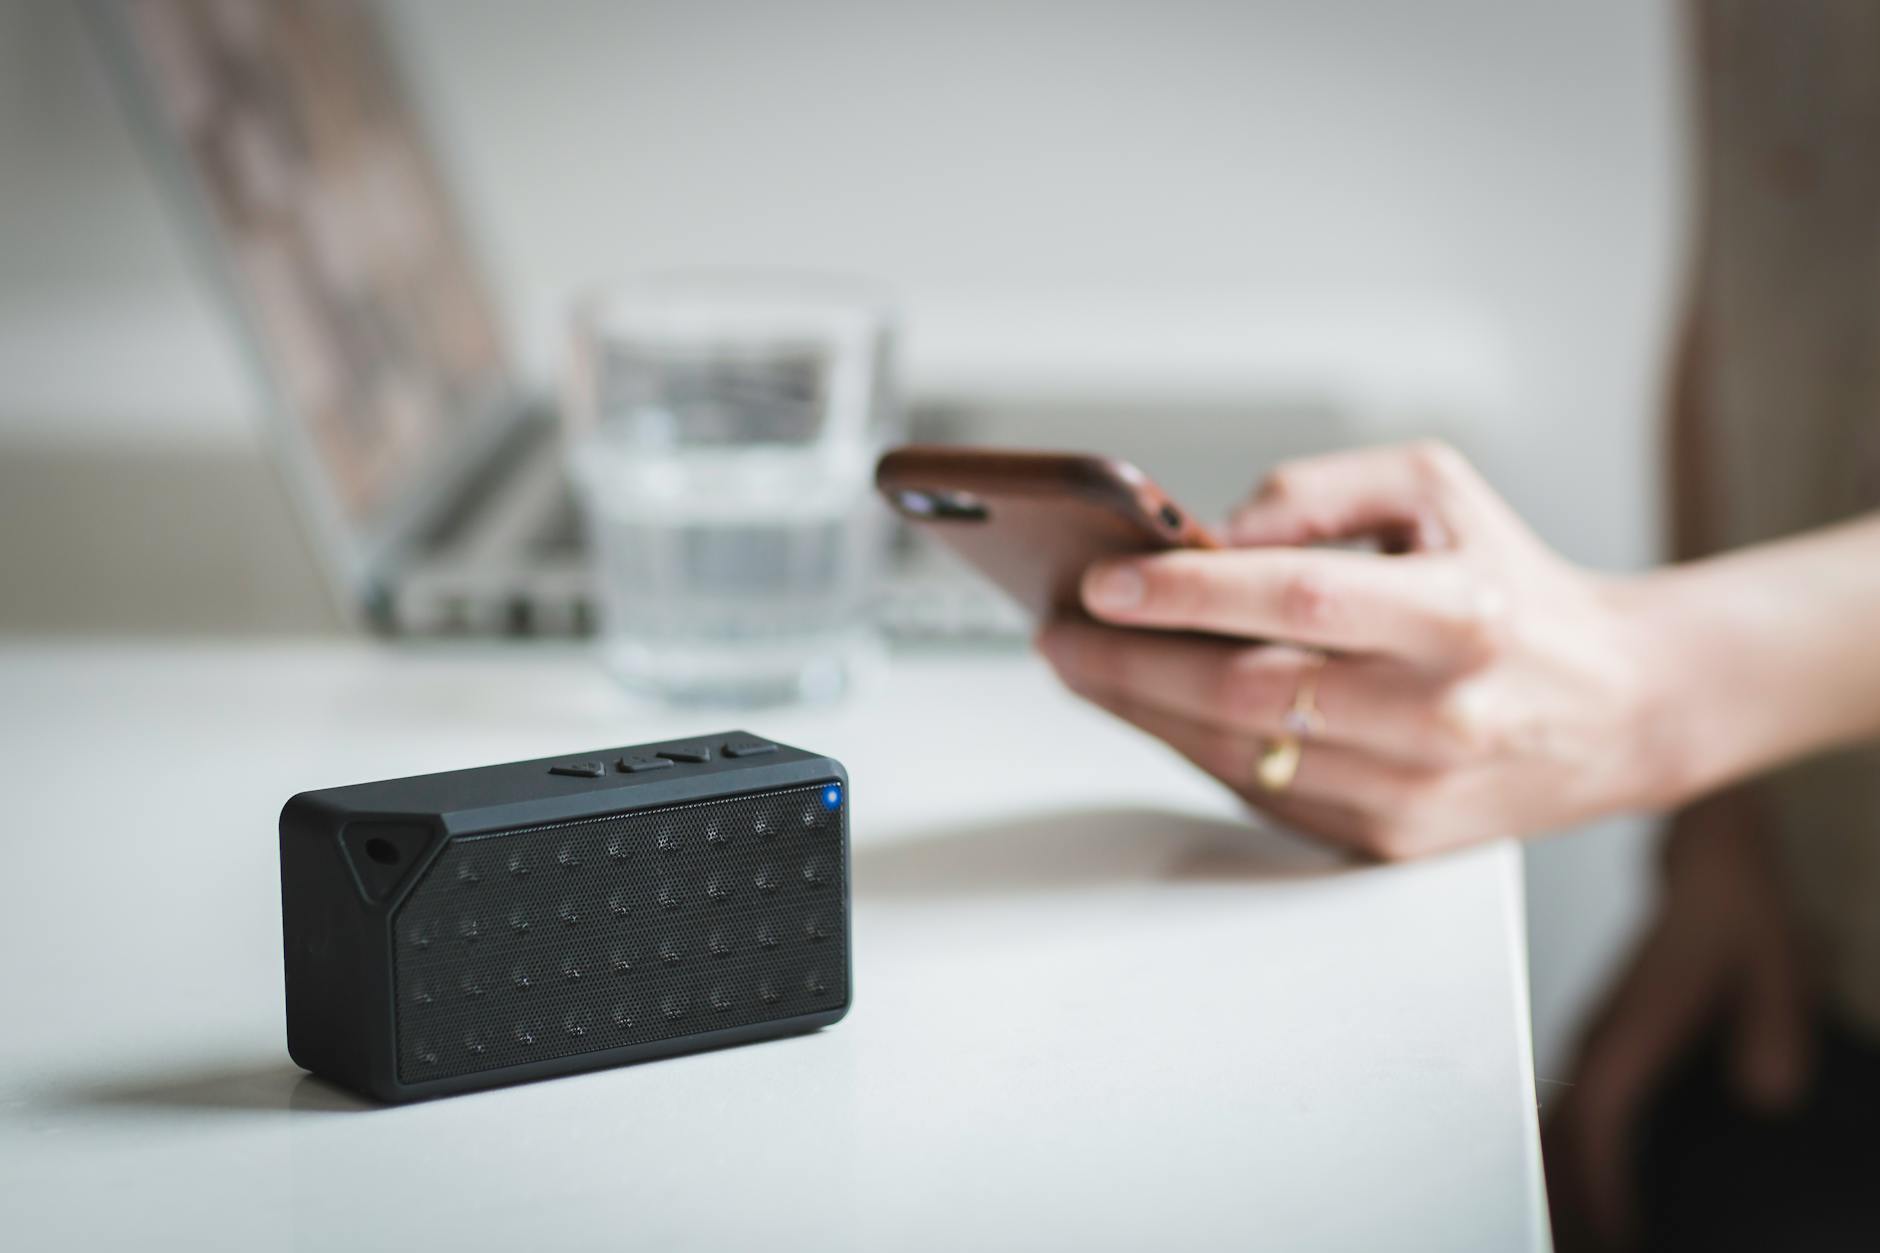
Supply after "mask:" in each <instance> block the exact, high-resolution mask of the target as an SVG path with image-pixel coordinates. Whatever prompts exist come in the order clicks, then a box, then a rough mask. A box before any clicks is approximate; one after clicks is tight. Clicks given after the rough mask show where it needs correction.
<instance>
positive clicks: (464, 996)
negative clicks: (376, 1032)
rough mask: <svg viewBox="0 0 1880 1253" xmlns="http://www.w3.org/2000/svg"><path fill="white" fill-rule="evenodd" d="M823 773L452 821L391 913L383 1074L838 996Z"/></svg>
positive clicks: (585, 1047)
mask: <svg viewBox="0 0 1880 1253" xmlns="http://www.w3.org/2000/svg"><path fill="white" fill-rule="evenodd" d="M834 788H835V785H834V784H833V783H831V784H819V785H816V786H814V787H807V788H796V789H790V790H787V791H779V792H767V793H762V794H758V795H753V796H741V797H733V798H729V799H725V800H714V801H706V802H702V803H699V804H694V805H682V806H676V807H673V808H669V809H656V810H639V811H634V812H630V813H623V814H617V815H613V816H610V817H605V818H594V819H587V820H584V821H581V822H574V823H565V824H558V825H555V826H546V827H534V828H527V829H522V830H517V831H509V832H502V833H500V834H497V835H491V836H479V837H473V838H469V839H463V840H457V841H453V842H452V843H451V844H450V845H449V846H448V847H446V848H445V849H444V850H443V852H442V853H441V854H440V855H439V856H438V858H437V860H436V861H435V862H433V863H432V865H431V866H430V868H429V869H428V870H427V871H426V872H425V875H424V878H423V879H422V880H420V881H419V883H418V885H417V886H416V887H415V888H414V889H413V891H412V892H411V894H410V896H409V897H407V898H406V900H405V903H404V904H403V905H402V906H401V907H400V908H399V910H398V913H397V915H396V916H395V917H394V918H393V920H392V922H393V927H394V928H395V930H394V932H393V941H394V945H395V949H394V951H395V954H396V957H395V978H394V986H395V990H396V992H395V994H396V996H397V998H398V1001H397V1021H398V1072H399V1077H400V1079H401V1080H403V1081H404V1082H406V1083H417V1082H422V1081H424V1080H427V1079H439V1078H445V1077H449V1076H455V1075H463V1074H469V1073H473V1072H476V1071H483V1070H490V1069H494V1068H497V1067H501V1066H512V1065H517V1064H521V1063H525V1062H539V1061H546V1060H550V1059H554V1058H562V1057H570V1056H574V1055H576V1054H581V1053H591V1052H596V1051H599V1050H603V1049H613V1048H620V1047H622V1046H626V1045H634V1044H648V1043H652V1042H655V1041H659V1040H667V1039H672V1038H674V1037H677V1036H685V1035H692V1034H695V1033H698V1032H702V1031H713V1030H717V1029H720V1028H724V1027H737V1026H746V1025H750V1024H753V1023H760V1022H769V1021H773V1020H776V1019H782V1018H790V1017H793V1016H795V1015H799V1014H807V1013H813V1012H815V1011H817V1010H822V1009H832V1008H835V1007H837V1006H840V1005H843V1004H845V1003H846V1002H847V1000H848V992H849V990H848V935H847V930H846V927H845V926H844V910H843V900H844V894H845V885H844V883H843V872H844V858H843V848H844V834H843V823H844V820H845V819H844V815H845V814H846V813H847V810H848V804H847V797H846V796H844V795H842V794H841V792H840V791H839V790H836V791H834V793H833V797H831V796H830V791H831V790H832V789H834ZM829 799H833V801H834V803H833V804H830V803H828V800H829Z"/></svg>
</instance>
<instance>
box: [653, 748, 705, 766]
mask: <svg viewBox="0 0 1880 1253" xmlns="http://www.w3.org/2000/svg"><path fill="white" fill-rule="evenodd" d="M658 755H659V756H661V757H664V758H665V759H666V760H667V761H684V762H691V763H693V764H697V763H699V762H704V761H710V760H711V759H712V750H711V749H709V748H707V747H706V746H705V745H703V744H686V745H684V746H682V747H679V748H662V749H660V750H659V753H658Z"/></svg>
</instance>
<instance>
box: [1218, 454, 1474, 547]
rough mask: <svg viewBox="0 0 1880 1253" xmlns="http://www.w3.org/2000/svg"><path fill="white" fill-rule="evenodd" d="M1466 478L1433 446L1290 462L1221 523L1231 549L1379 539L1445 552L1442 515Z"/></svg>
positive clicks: (1456, 460) (1458, 464) (1453, 459)
mask: <svg viewBox="0 0 1880 1253" xmlns="http://www.w3.org/2000/svg"><path fill="white" fill-rule="evenodd" d="M1468 473H1469V471H1468V469H1467V466H1466V465H1465V464H1464V463H1463V462H1462V459H1461V458H1460V457H1459V456H1457V455H1456V454H1455V453H1453V452H1450V451H1449V450H1448V449H1446V448H1442V447H1441V446H1439V445H1424V444H1414V445H1408V446H1403V447H1388V448H1362V449H1358V450H1355V451H1352V452H1339V453H1330V454H1327V455H1325V456H1322V457H1308V458H1305V459H1303V460H1300V461H1289V462H1287V463H1286V464H1284V465H1282V466H1280V467H1279V468H1278V469H1276V470H1274V471H1273V473H1272V474H1270V475H1268V476H1267V478H1266V481H1265V482H1264V483H1262V484H1261V485H1260V489H1259V490H1258V491H1257V492H1256V493H1255V494H1254V497H1253V499H1252V500H1251V501H1249V502H1248V503H1247V504H1245V505H1243V506H1241V507H1240V509H1238V510H1237V511H1235V513H1234V514H1233V516H1232V517H1230V518H1229V519H1228V524H1227V533H1228V539H1229V542H1230V543H1234V544H1239V545H1265V544H1281V545H1299V544H1310V543H1315V542H1318V541H1322V540H1341V539H1355V538H1360V537H1364V538H1378V539H1382V540H1383V541H1384V542H1385V546H1386V547H1389V548H1398V549H1415V550H1427V549H1436V548H1448V547H1450V546H1451V527H1450V526H1449V525H1448V524H1447V522H1446V520H1445V514H1446V513H1449V512H1452V511H1453V506H1454V502H1453V499H1452V486H1453V482H1454V481H1456V480H1459V479H1460V478H1461V477H1463V476H1466V475H1467V474H1468Z"/></svg>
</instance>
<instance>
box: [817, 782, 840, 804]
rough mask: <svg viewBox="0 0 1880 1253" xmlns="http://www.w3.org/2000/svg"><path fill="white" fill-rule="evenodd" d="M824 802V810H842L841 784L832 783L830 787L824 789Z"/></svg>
mask: <svg viewBox="0 0 1880 1253" xmlns="http://www.w3.org/2000/svg"><path fill="white" fill-rule="evenodd" d="M822 801H823V808H824V809H840V808H842V788H841V785H839V784H835V783H831V784H830V785H829V786H828V787H826V788H824V789H823V794H822Z"/></svg>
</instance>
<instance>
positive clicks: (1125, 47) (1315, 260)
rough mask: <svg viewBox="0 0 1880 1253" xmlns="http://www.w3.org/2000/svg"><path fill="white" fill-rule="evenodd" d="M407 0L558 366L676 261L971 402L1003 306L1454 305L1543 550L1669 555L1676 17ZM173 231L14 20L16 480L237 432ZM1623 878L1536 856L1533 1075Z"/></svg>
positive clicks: (1448, 319)
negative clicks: (836, 316) (860, 297)
mask: <svg viewBox="0 0 1880 1253" xmlns="http://www.w3.org/2000/svg"><path fill="white" fill-rule="evenodd" d="M387 9H388V14H389V16H390V18H391V25H392V30H393V33H394V35H395V37H396V39H397V41H398V44H399V46H400V48H401V51H402V52H403V54H404V56H405V58H406V61H407V64H408V70H409V73H410V76H411V78H412V80H413V83H414V85H415V86H416V87H417V89H418V90H419V94H420V95H421V97H422V99H423V102H424V107H425V110H426V112H427V114H428V116H429V117H430V119H431V121H432V124H433V127H434V130H435V133H436V138H437V140H438V142H439V144H440V147H441V148H442V150H443V152H444V154H445V157H446V161H447V164H448V166H449V169H450V174H451V176H452V177H453V179H454V180H455V181H456V183H457V184H458V185H459V187H460V188H461V189H462V191H463V193H464V196H465V201H466V204H467V206H468V211H469V215H470V218H471V226H472V229H473V233H474V234H475V235H476V237H477V238H478V239H479V240H480V241H481V242H482V244H483V245H484V247H485V249H486V251H487V254H488V256H489V257H490V259H491V271H492V277H493V279H494V282H495V286H496V288H497V290H498V291H499V292H500V293H501V295H502V296H503V298H504V301H505V307H506V309H507V310H508V315H509V319H510V323H511V330H512V333H513V337H514V340H515V342H516V344H517V345H518V349H519V355H520V358H521V360H522V362H523V364H524V366H525V368H526V369H527V370H528V371H529V372H530V373H531V374H532V375H533V376H534V377H536V378H537V379H538V380H542V381H546V380H548V379H549V378H550V377H551V376H552V374H553V371H554V368H555V364H556V359H557V355H558V350H559V344H560V322H561V316H562V310H563V309H564V307H565V304H566V301H567V299H568V296H569V293H570V292H571V291H573V290H575V289H577V288H579V287H581V286H582V285H584V284H586V283H588V282H590V281H591V280H592V279H593V278H595V277H596V276H597V275H601V274H607V273H616V272H621V271H627V270H632V269H636V268H641V267H646V266H651V265H657V266H669V265H684V264H694V263H710V264H745V263H748V264H788V265H793V266H803V267H812V268H821V269H835V270H843V271H853V272H860V273H865V274H870V275H875V276H879V277H881V278H883V279H886V280H888V281H890V282H891V283H893V284H894V285H895V286H896V287H897V288H898V289H899V290H900V291H901V293H902V295H903V297H904V301H905V305H906V309H907V314H908V322H909V327H910V353H909V356H910V369H911V375H912V378H913V382H914V383H915V385H916V387H917V388H919V389H924V390H926V391H930V392H934V393H945V392H947V391H948V390H949V389H958V388H965V389H967V390H970V389H971V387H972V386H973V383H974V378H973V372H974V370H975V368H976V366H975V362H976V361H978V360H980V358H978V357H975V355H974V351H973V347H972V346H973V344H975V343H977V344H979V345H980V347H981V348H982V349H983V348H984V346H985V344H986V343H988V342H990V343H993V344H999V343H1001V342H1005V343H1006V348H1007V349H1008V350H1009V352H1010V353H1012V354H1016V355H1017V356H1019V357H1021V358H1022V357H1023V353H1024V347H1023V346H1024V344H1025V343H1026V342H1028V341H1027V339H1026V337H1025V336H1024V335H1022V334H1017V335H1003V334H1002V333H1000V332H999V328H1000V327H1002V326H1005V325H1008V323H1001V322H1000V321H998V318H999V316H1000V311H1001V310H1003V311H1005V316H1007V317H1008V319H1011V321H1010V322H1009V325H1012V326H1014V327H1022V325H1023V323H1024V320H1023V319H1022V318H1017V317H1016V316H1015V315H1013V314H1012V310H1014V309H1024V308H1031V309H1034V310H1035V309H1038V308H1045V309H1052V308H1057V309H1077V308H1089V307H1101V308H1108V309H1120V310H1125V311H1127V310H1130V309H1137V310H1151V311H1154V310H1161V311H1168V310H1174V311H1177V313H1179V312H1180V311H1184V310H1185V311H1188V313H1189V314H1191V315H1195V318H1196V319H1197V320H1205V315H1206V311H1207V310H1208V309H1210V308H1220V307H1233V308H1241V307H1247V306H1255V307H1259V308H1263V309H1267V310H1273V309H1278V310H1281V311H1284V310H1286V309H1288V308H1292V307H1298V308H1300V309H1305V310H1312V309H1326V308H1331V309H1373V308H1379V307H1389V308H1392V309H1396V310H1400V311H1402V310H1409V311H1411V312H1410V313H1409V314H1408V315H1399V317H1398V320H1397V322H1396V323H1392V322H1390V321H1389V320H1386V321H1385V322H1384V323H1383V329H1381V330H1378V331H1377V332H1376V334H1375V337H1374V338H1375V339H1377V340H1378V341H1380V342H1381V341H1384V340H1389V339H1390V338H1391V337H1392V331H1391V330H1390V329H1389V328H1390V326H1392V325H1402V324H1403V322H1404V321H1405V320H1406V318H1407V321H1408V322H1409V323H1410V325H1409V327H1408V328H1407V329H1406V330H1405V334H1406V335H1408V336H1409V337H1410V338H1409V339H1408V340H1407V341H1406V342H1408V343H1410V344H1411V346H1412V349H1415V347H1416V344H1417V343H1418V341H1417V340H1416V339H1415V334H1416V325H1417V322H1418V320H1419V319H1418V315H1417V314H1416V313H1415V311H1416V310H1427V311H1428V320H1429V321H1430V322H1431V323H1433V324H1434V323H1440V324H1441V325H1442V326H1444V327H1449V328H1461V331H1460V333H1461V334H1462V336H1463V337H1464V338H1465V339H1469V342H1470V344H1471V345H1473V350H1477V351H1480V352H1483V353H1487V354H1490V355H1492V356H1493V358H1494V361H1495V368H1496V369H1497V370H1499V371H1500V372H1501V376H1502V377H1503V378H1504V379H1505V386H1504V387H1501V388H1499V389H1498V390H1497V391H1496V392H1495V393H1494V394H1495V396H1496V401H1495V404H1494V405H1493V412H1490V413H1486V414H1484V415H1480V417H1481V419H1482V420H1481V421H1478V422H1477V424H1476V426H1475V427H1472V428H1471V430H1470V433H1469V436H1468V441H1467V442H1468V449H1469V451H1470V452H1471V454H1472V455H1474V456H1475V457H1476V458H1477V460H1478V461H1479V462H1480V463H1481V464H1482V465H1483V466H1484V468H1485V470H1486V471H1487V472H1488V473H1489V475H1490V476H1491V477H1492V478H1493V479H1494V481H1495V482H1496V483H1497V484H1498V485H1499V486H1500V487H1501V488H1502V490H1504V491H1505V492H1506V493H1507V494H1508V495H1509V496H1510V497H1511V498H1512V499H1513V500H1514V501H1515V503H1516V504H1517V505H1518V506H1519V507H1520V509H1521V510H1522V511H1523V512H1524V513H1526V515H1527V516H1528V517H1530V518H1531V519H1532V520H1533V522H1534V524H1535V525H1536V527H1537V528H1538V529H1539V530H1540V531H1541V532H1542V533H1543V534H1544V535H1545V536H1546V537H1547V538H1548V539H1549V540H1550V541H1552V542H1553V543H1554V544H1556V545H1558V546H1559V547H1560V548H1561V549H1563V550H1564V551H1566V552H1567V553H1568V554H1570V555H1571V556H1573V557H1575V558H1577V559H1579V560H1582V561H1586V562H1589V563H1592V564H1596V565H1600V566H1606V567H1630V566H1635V565H1638V564H1640V563H1642V562H1644V561H1646V560H1647V559H1649V557H1650V555H1651V553H1652V552H1653V549H1654V543H1653V540H1652V531H1653V517H1654V510H1655V500H1654V495H1653V492H1652V484H1653V482H1654V476H1655V465H1656V461H1655V456H1654V454H1653V444H1654V428H1653V426H1652V415H1653V409H1654V404H1655V399H1656V396H1655V389H1656V380H1657V369H1658V358H1659V353H1660V349H1661V344H1662V341H1663V334H1664V331H1665V328H1666V326H1667V318H1668V316H1669V311H1670V297H1671V295H1672V293H1673V290H1674V287H1675V278H1676V267H1675V261H1676V254H1677V246H1678V239H1679V231H1678V223H1679V220H1680V205H1679V196H1680V189H1681V175H1680V161H1681V156H1680V150H1679V133H1680V124H1681V123H1680V117H1679V100H1680V97H1679V81H1678V64H1677V48H1676V42H1677V35H1678V31H1677V29H1676V22H1675V15H1674V13H1673V10H1672V6H1670V5H1669V4H1668V3H1665V2H1663V0H1659V2H1655V3H1639V2H1637V0H1597V2H1595V0H1582V2H1580V3H1574V4H1557V3H1543V2H1542V0H1422V2H1420V3H1416V4H1378V3H1375V2H1370V0H1295V2H1292V3H1274V2H1266V3H1226V2H1216V3H1202V2H1197V0H1160V2H1156V3H1150V2H1148V0H1139V2H1137V3H1128V4H1123V3H1078V4H1071V3H1053V4H1043V3H1040V4H1029V5H1023V4H994V3H984V2H982V0H949V2H948V3H944V4H934V3H922V4H904V3H893V2H888V0H875V2H874V3H836V2H833V0H798V2H794V3H789V4H771V3H761V2H758V0H746V2H743V3H728V2H723V0H667V2H662V3H651V4H613V3H572V2H567V0H562V2H557V3H541V4H527V5H522V4H504V3H467V2H463V0H398V2H397V3H391V4H388V5H387ZM183 238H184V237H183V235H182V233H181V232H180V231H178V230H177V229H176V226H175V224H174V223H173V222H172V221H171V220H170V219H169V218H168V217H167V216H166V215H165V213H164V210H163V206H162V205H161V204H160V203H159V200H158V197H157V196H156V194H155V191H154V189H153V187H152V185H151V183H150V180H149V179H148V177H147V172H146V170H145V169H144V168H143V166H142V164H141V161H140V156H139V154H138V152H137V151H136V149H135V147H134V145H133V144H132V142H131V140H130V137H129V133H128V132H127V130H126V128H125V127H124V124H123V122H122V119H121V117H120V116H119V115H118V113H117V112H116V110H115V106H114V102H113V99H112V97H111V95H110V92H109V90H108V87H107V84H106V83H105V81H104V79H103V76H102V74H101V72H100V69H99V67H98V65H97V64H96V62H95V59H94V57H93V56H92V54H91V51H90V49H89V47H88V45H87V43H86V41H85V38H84V32H83V30H82V27H81V25H80V23H79V22H78V21H77V19H76V17H75V16H74V15H73V14H72V12H71V11H70V9H69V8H68V7H67V6H66V5H64V4H62V3H59V2H58V0H0V457H4V456H6V455H8V454H7V453H6V451H5V450H6V449H7V448H9V447H14V448H18V447H24V446H27V445H31V444H43V443H44V442H46V441H56V442H61V443H64V444H68V445H72V444H75V445H81V446H83V445H100V444H106V443H108V444H110V445H112V446H115V447H119V448H122V447H123V446H125V445H126V444H127V443H128V444H131V445H136V444H138V443H140V442H144V443H149V444H151V445H156V444H162V443H172V444H173V443H176V442H178V441H181V442H183V443H185V444H188V445H191V446H214V447H236V446H240V447H244V448H246V447H248V446H249V445H250V443H251V441H252V430H253V419H254V414H253V409H254V402H253V392H252V390H251V388H250V387H249V385H248V384H247V382H246V380H245V379H244V377H243V375H242V374H241V372H240V370H239V368H238V367H239V358H238V356H237V355H236V354H235V353H234V352H233V351H232V349H231V346H230V344H229V341H228V338H227V335H226V332H225V328H224V327H223V326H222V325H221V324H220V323H219V322H218V321H217V315H216V310H215V308H214V306H213V305H212V303H211V302H210V300H209V298H208V294H207V292H206V291H205V289H204V288H203V287H202V286H201V285H200V284H199V282H198V281H197V279H196V277H195V276H194V272H193V271H192V269H191V267H190V265H189V261H188V253H187V251H186V249H185V248H184V246H183ZM1197 311H1199V312H1198V313H1197ZM1169 320H1170V319H1169V317H1168V316H1165V314H1164V313H1151V314H1146V315H1143V316H1142V318H1141V319H1140V324H1142V325H1151V326H1152V325H1164V324H1167V323H1168V322H1169ZM1176 320H1177V321H1179V318H1177V319H1176ZM1035 321H1036V319H1035V318H1034V322H1035ZM988 326H989V327H991V328H992V333H991V334H988V332H987V329H986V328H987V327H988ZM975 335H977V336H978V338H977V340H975V339H974V336H975ZM1471 337H1472V338H1471ZM1007 341H1009V342H1007ZM1374 346H1376V345H1374ZM1413 355H1414V354H1413ZM1224 437H1225V435H1224ZM1089 442H1091V443H1092V444H1097V445H1101V444H1102V443H1103V433H1102V431H1101V430H1093V431H1092V432H1091V434H1090V440H1089ZM1256 470H1257V467H1255V466H1249V467H1248V476H1249V478H1251V477H1252V476H1253V475H1254V473H1255V472H1256ZM14 542H18V541H17V540H6V539H0V545H4V544H7V543H14ZM1635 861H1636V850H1635V840H1634V839H1633V829H1632V828H1631V827H1629V826H1627V825H1626V824H1623V823H1621V824H1609V825H1608V826H1607V827H1605V828H1602V829H1600V830H1597V831H1594V832H1591V833H1587V834H1582V835H1577V836H1574V837H1570V838H1564V839H1560V840H1556V841H1553V842H1550V843H1545V844H1541V845H1537V846H1536V847H1535V849H1534V852H1533V855H1532V857H1531V860H1530V870H1529V877H1530V914H1531V923H1532V935H1533V940H1532V946H1533V971H1534V988H1535V1001H1536V1003H1535V1015H1536V1024H1537V1029H1538V1036H1539V1044H1540V1056H1539V1062H1540V1073H1541V1074H1542V1075H1543V1076H1544V1077H1545V1076H1549V1075H1557V1074H1559V1073H1560V1071H1561V1069H1562V1066H1563V1064H1564V1056H1565V1054H1564V1051H1563V1050H1564V1041H1565V1039H1566V1030H1567V1024H1568V1023H1569V1022H1570V1021H1571V1019H1572V1017H1573V1015H1574V1013H1575V1012H1576V1011H1577V1008H1578V1006H1579V1004H1580V1003H1581V1002H1582V1000H1583V999H1584V997H1585V996H1586V994H1587V991H1588V989H1589V987H1590V983H1591V981H1592V980H1593V978H1594V977H1595V976H1596V974H1597V972H1598V970H1599V969H1600V968H1601V966H1602V965H1603V963H1604V962H1605V961H1606V959H1607V957H1608V955H1609V953H1610V951H1611V950H1612V947H1613V946H1614V945H1615V944H1616V943H1617V942H1618V939H1619V936H1620V935H1621V933H1622V930H1623V928H1624V926H1625V925H1626V922H1627V920H1628V918H1629V917H1630V916H1631V911H1632V910H1633V909H1634V907H1635V905H1636V901H1637V899H1638V895H1639V880H1638V876H1637V872H1636V868H1635V865H1634V863H1635Z"/></svg>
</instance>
